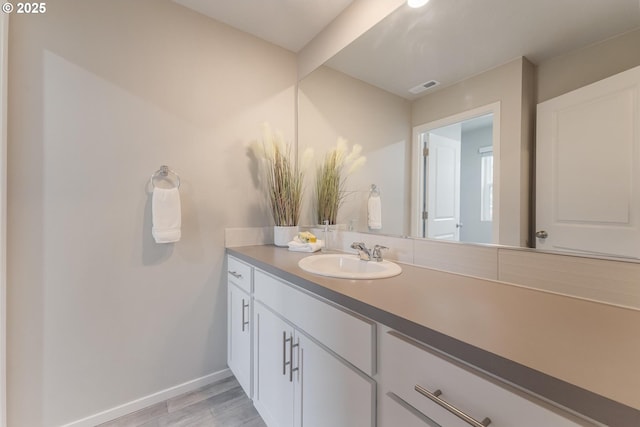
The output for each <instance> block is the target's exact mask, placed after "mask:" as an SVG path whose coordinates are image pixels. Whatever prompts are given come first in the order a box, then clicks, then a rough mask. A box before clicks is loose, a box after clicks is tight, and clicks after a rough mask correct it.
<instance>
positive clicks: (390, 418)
mask: <svg viewBox="0 0 640 427" xmlns="http://www.w3.org/2000/svg"><path fill="white" fill-rule="evenodd" d="M380 341H381V342H380V374H381V375H380V376H381V379H380V382H381V385H382V387H381V388H382V393H381V399H384V402H382V404H381V412H382V416H381V417H380V418H381V422H380V423H379V424H378V427H396V426H398V425H399V424H398V423H397V420H396V419H395V418H397V417H399V416H400V415H397V414H399V413H402V414H403V415H401V416H402V417H406V418H407V420H410V421H411V423H409V424H407V425H411V426H413V425H416V426H434V425H435V426H438V425H440V426H446V427H469V426H470V425H471V426H476V427H482V426H483V425H490V426H491V427H514V426H517V427H540V426H545V427H578V426H594V424H589V423H587V422H585V421H583V420H580V419H578V418H576V417H573V416H571V415H569V414H568V413H563V412H562V413H561V411H559V410H558V409H557V408H554V407H551V406H550V405H547V404H545V403H543V402H542V401H540V400H537V399H534V398H533V397H532V396H529V395H526V394H525V393H523V392H520V391H518V390H516V389H514V388H512V387H510V386H507V385H506V384H504V383H501V382H499V381H497V380H495V379H493V378H490V377H488V376H487V375H484V374H482V373H481V372H480V371H477V370H475V369H473V368H470V367H468V366H465V365H462V364H461V363H459V362H457V361H454V360H452V359H450V358H449V357H447V356H444V355H442V354H439V353H438V352H436V351H434V350H433V349H430V348H428V347H426V346H424V345H422V344H420V343H418V342H415V341H413V340H410V339H408V338H406V337H403V336H401V335H400V334H397V333H395V332H393V331H389V332H386V333H382V334H381V339H380ZM447 408H449V409H447ZM393 413H395V414H396V415H392V414H393Z"/></svg>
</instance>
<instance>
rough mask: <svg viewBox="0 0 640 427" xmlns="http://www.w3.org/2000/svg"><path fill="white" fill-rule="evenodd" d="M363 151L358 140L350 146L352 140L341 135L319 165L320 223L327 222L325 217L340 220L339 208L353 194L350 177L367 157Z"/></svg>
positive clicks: (317, 199)
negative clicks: (348, 182) (349, 190)
mask: <svg viewBox="0 0 640 427" xmlns="http://www.w3.org/2000/svg"><path fill="white" fill-rule="evenodd" d="M361 152H362V146H361V145H359V144H355V145H354V146H353V148H352V149H351V150H349V143H348V141H347V140H346V139H344V138H342V137H340V138H338V142H337V144H336V146H335V147H333V148H332V149H331V150H329V151H328V152H327V154H326V155H325V158H324V161H323V162H322V163H321V164H320V165H319V166H318V168H317V169H316V185H315V210H316V219H317V221H318V224H324V223H325V221H329V224H330V225H335V224H336V223H337V219H338V210H339V209H340V206H341V205H342V203H343V202H344V200H345V198H346V197H347V196H348V194H349V192H348V191H347V189H346V182H347V179H348V177H349V176H350V175H351V174H352V173H353V172H355V171H356V170H358V169H359V168H360V167H361V166H362V165H364V163H365V162H366V160H367V159H366V157H364V156H362V155H361Z"/></svg>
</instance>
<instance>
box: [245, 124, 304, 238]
mask: <svg viewBox="0 0 640 427" xmlns="http://www.w3.org/2000/svg"><path fill="white" fill-rule="evenodd" d="M251 149H252V151H253V152H254V155H255V156H256V158H257V159H259V160H260V163H261V165H260V166H261V169H262V171H261V172H262V175H263V176H264V178H265V187H266V191H267V198H268V200H269V206H270V208H271V214H272V216H273V221H274V222H275V225H277V226H284V227H286V226H296V225H298V221H299V220H300V208H301V205H302V190H303V187H302V184H303V181H304V173H303V171H302V170H301V169H299V168H298V166H297V164H296V162H295V160H294V158H293V157H292V149H291V145H290V144H288V143H286V142H285V141H284V138H283V136H282V134H281V133H280V132H273V131H272V129H271V126H269V124H268V123H264V124H263V126H262V142H261V143H260V142H255V143H254V144H252V146H251Z"/></svg>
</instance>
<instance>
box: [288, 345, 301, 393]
mask: <svg viewBox="0 0 640 427" xmlns="http://www.w3.org/2000/svg"><path fill="white" fill-rule="evenodd" d="M290 339H291V346H290V347H289V361H290V363H291V366H290V367H289V382H290V383H292V382H293V372H294V371H297V370H298V369H300V355H298V366H297V367H296V368H294V367H293V347H297V348H299V347H300V338H298V341H297V342H296V343H295V344H294V343H293V334H291V338H290Z"/></svg>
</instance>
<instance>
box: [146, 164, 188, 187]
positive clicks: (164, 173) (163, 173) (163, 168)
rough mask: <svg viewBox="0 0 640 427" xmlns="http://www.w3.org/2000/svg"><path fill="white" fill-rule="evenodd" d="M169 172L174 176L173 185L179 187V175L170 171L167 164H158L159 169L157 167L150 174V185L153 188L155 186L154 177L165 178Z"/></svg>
mask: <svg viewBox="0 0 640 427" xmlns="http://www.w3.org/2000/svg"><path fill="white" fill-rule="evenodd" d="M169 174H171V175H173V176H174V177H175V187H176V188H180V175H178V174H177V173H175V172H174V171H172V170H171V169H170V168H169V166H167V165H162V166H160V169H158V170H157V171H155V172H154V173H153V174H151V178H150V179H149V182H150V183H151V187H153V188H155V187H156V185H155V183H154V180H155V179H156V178H167V177H168V176H169Z"/></svg>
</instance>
